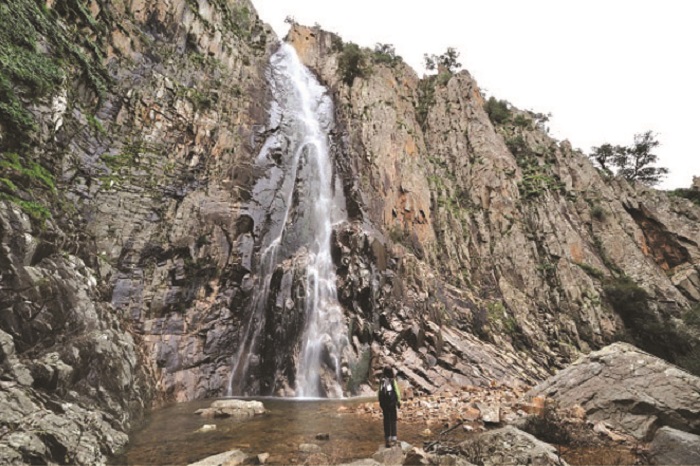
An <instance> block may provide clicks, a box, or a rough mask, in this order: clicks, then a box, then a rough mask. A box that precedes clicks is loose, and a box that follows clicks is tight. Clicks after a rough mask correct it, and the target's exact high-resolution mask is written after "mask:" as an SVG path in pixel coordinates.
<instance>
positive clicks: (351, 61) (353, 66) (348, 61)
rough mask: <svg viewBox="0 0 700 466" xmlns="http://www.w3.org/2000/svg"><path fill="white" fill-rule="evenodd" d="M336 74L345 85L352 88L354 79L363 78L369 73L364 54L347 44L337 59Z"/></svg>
mask: <svg viewBox="0 0 700 466" xmlns="http://www.w3.org/2000/svg"><path fill="white" fill-rule="evenodd" d="M338 72H339V73H340V77H341V79H342V80H343V82H344V83H345V84H347V85H348V86H352V84H353V82H354V81H355V78H361V77H365V76H366V75H367V74H368V73H369V69H368V67H367V60H366V58H365V54H364V53H363V52H362V49H360V46H359V45H357V44H354V43H352V42H348V43H347V44H345V45H344V46H343V51H342V52H341V53H340V57H339V58H338Z"/></svg>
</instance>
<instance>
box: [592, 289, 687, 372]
mask: <svg viewBox="0 0 700 466" xmlns="http://www.w3.org/2000/svg"><path fill="white" fill-rule="evenodd" d="M603 290H604V291H605V295H606V297H607V298H608V301H610V303H611V304H612V306H613V309H614V310H615V312H617V313H618V314H619V315H620V317H621V318H622V321H623V323H624V324H625V328H626V330H627V331H628V332H629V336H630V337H631V338H632V343H634V344H635V345H636V346H638V347H639V348H641V349H643V350H644V351H647V352H649V353H651V354H653V355H654V356H658V357H660V358H662V359H665V360H667V361H669V362H671V363H674V364H677V365H679V366H680V367H683V368H684V369H686V370H688V371H691V372H693V373H694V374H696V375H700V364H698V363H697V362H696V359H695V356H696V355H698V354H700V341H698V339H697V338H696V337H694V336H693V335H692V333H691V332H688V330H687V329H685V328H683V327H682V326H679V325H677V323H676V322H675V321H673V320H672V319H669V318H665V317H664V316H662V315H660V314H658V313H657V312H655V311H654V310H653V309H652V308H651V307H650V306H649V302H648V301H649V295H648V294H647V292H646V291H645V290H644V289H643V288H641V287H639V286H638V285H637V284H636V283H634V281H632V279H630V278H629V277H624V276H623V277H619V278H616V279H614V280H610V281H609V282H608V283H607V284H606V285H605V286H604V287H603ZM698 314H700V311H698V310H697V309H696V308H693V309H691V310H689V311H686V314H685V315H684V316H683V320H684V322H685V323H686V325H688V326H690V327H692V326H694V325H696V324H695V322H696V319H698V320H700V316H698ZM688 322H690V324H688Z"/></svg>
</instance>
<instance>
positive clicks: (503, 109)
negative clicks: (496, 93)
mask: <svg viewBox="0 0 700 466" xmlns="http://www.w3.org/2000/svg"><path fill="white" fill-rule="evenodd" d="M484 109H485V110H486V113H487V114H488V115H489V119H490V120H491V122H492V123H493V124H495V125H502V124H504V123H507V122H508V121H509V120H510V116H511V112H510V109H509V108H508V102H507V101H505V100H498V99H496V98H495V97H493V96H491V97H489V100H487V101H486V104H485V105H484Z"/></svg>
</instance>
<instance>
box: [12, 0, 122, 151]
mask: <svg viewBox="0 0 700 466" xmlns="http://www.w3.org/2000/svg"><path fill="white" fill-rule="evenodd" d="M60 16H63V17H65V19H66V20H67V21H68V22H69V23H70V24H72V25H77V26H78V27H77V28H75V27H72V28H67V27H64V26H63V25H61V24H60V22H59V20H60ZM81 26H85V27H86V28H88V29H90V30H91V31H92V32H93V33H92V34H85V30H84V29H81V28H80V27H81ZM104 30H105V29H104V27H102V26H101V25H99V24H98V23H97V22H96V21H95V19H94V18H92V16H91V15H90V14H89V12H88V11H87V9H86V8H85V7H84V5H83V4H82V2H80V1H77V0H71V1H65V2H58V3H57V4H56V5H55V6H54V9H53V10H52V9H49V8H46V7H44V6H43V2H36V1H33V0H5V1H4V2H3V3H2V4H0V123H1V124H2V125H3V126H4V127H5V130H6V131H7V132H8V133H10V134H12V135H13V137H12V138H5V139H4V140H3V141H2V143H1V145H2V147H5V148H11V149H16V148H18V147H20V146H22V145H26V144H27V136H29V135H30V134H31V133H32V132H33V131H35V130H36V128H37V126H36V122H35V120H34V116H33V115H32V114H31V113H30V112H29V111H28V110H27V108H26V107H27V102H28V101H32V100H36V99H40V98H42V97H45V96H46V95H50V94H52V93H54V92H55V91H56V89H57V88H58V87H59V86H60V85H61V83H62V82H63V81H64V80H65V72H64V69H67V66H66V65H75V66H76V68H77V69H79V70H80V71H82V73H83V78H85V80H86V81H87V82H88V83H89V84H91V85H92V86H93V88H94V89H95V90H96V91H97V93H98V94H99V93H101V92H102V91H104V89H105V88H106V82H107V81H108V80H109V77H108V76H109V75H108V73H107V71H106V69H105V68H104V67H103V65H102V56H101V52H100V49H99V47H98V45H97V42H96V41H97V40H98V38H99V37H100V34H102V33H103V32H104Z"/></svg>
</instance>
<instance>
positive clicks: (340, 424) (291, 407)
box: [113, 398, 423, 465]
mask: <svg viewBox="0 0 700 466" xmlns="http://www.w3.org/2000/svg"><path fill="white" fill-rule="evenodd" d="M261 401H262V402H263V404H264V405H265V408H266V409H267V410H268V413H266V414H264V415H262V416H257V417H255V418H253V419H250V420H245V421H236V420H232V419H226V418H222V419H205V418H202V417H200V416H198V415H195V414H194V412H195V411H196V410H197V409H199V408H205V407H208V406H209V405H210V404H211V402H212V400H208V401H196V402H190V403H180V404H176V405H172V406H169V407H166V408H162V409H160V410H158V411H154V412H153V413H151V415H150V416H149V418H148V420H147V422H146V424H145V426H144V427H143V428H142V429H140V430H138V431H136V432H133V433H132V435H131V442H130V445H129V448H128V449H127V451H126V452H125V453H124V454H123V455H121V456H120V457H118V458H115V460H114V461H113V464H129V465H141V464H148V465H166V464H187V463H191V462H195V461H198V460H201V459H203V458H206V457H207V456H211V455H215V454H218V453H223V452H225V451H229V450H233V449H240V450H242V451H244V452H245V453H248V454H250V455H256V454H258V453H269V454H270V458H269V459H268V464H293V463H297V464H302V463H303V462H304V461H305V460H306V459H307V457H308V454H304V453H301V452H299V445H300V444H302V443H314V444H317V445H318V446H319V447H321V450H322V453H323V454H325V455H327V459H328V460H329V461H330V462H333V463H338V462H343V461H351V460H354V459H359V458H368V457H371V456H372V454H374V453H375V452H376V451H377V449H378V448H379V447H380V446H382V444H383V440H384V433H383V427H382V421H381V419H371V418H370V417H369V416H367V415H364V416H363V415H360V414H355V413H350V412H343V411H344V410H345V408H344V407H350V408H352V407H356V406H357V405H358V404H361V403H365V402H367V401H371V400H368V399H352V400H335V401H333V400H313V401H312V400H309V401H306V400H294V399H280V398H272V399H269V398H268V399H261ZM407 421H408V420H402V419H401V414H399V426H398V431H399V432H398V433H399V439H401V440H405V441H407V442H409V443H411V444H413V445H416V446H421V445H422V440H423V439H422V438H421V437H420V435H419V433H420V430H421V427H420V426H418V425H411V424H409V423H408V422H407ZM204 424H216V426H217V428H216V430H215V431H211V432H196V431H197V429H199V428H201V427H202V426H203V425H204ZM319 433H328V434H330V439H329V440H326V441H324V440H316V439H315V437H316V434H319Z"/></svg>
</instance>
